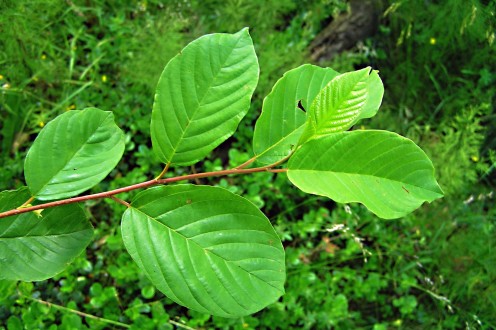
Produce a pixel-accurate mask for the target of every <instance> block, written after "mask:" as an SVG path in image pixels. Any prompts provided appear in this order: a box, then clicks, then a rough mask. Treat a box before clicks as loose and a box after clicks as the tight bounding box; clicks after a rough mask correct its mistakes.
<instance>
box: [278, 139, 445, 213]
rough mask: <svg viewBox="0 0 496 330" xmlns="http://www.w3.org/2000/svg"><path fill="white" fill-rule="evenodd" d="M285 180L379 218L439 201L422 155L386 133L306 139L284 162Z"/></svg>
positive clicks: (430, 169)
mask: <svg viewBox="0 0 496 330" xmlns="http://www.w3.org/2000/svg"><path fill="white" fill-rule="evenodd" d="M288 178H289V180H290V181H291V182H292V183H293V184H294V185H296V186H297V187H298V188H300V189H301V190H303V191H305V192H307V193H311V194H316V195H322V196H327V197H329V198H331V199H333V200H335V201H336V202H340V203H349V202H360V203H362V204H364V205H365V206H366V207H367V208H368V209H369V210H370V211H372V212H374V213H375V214H376V215H377V216H379V217H381V218H385V219H392V218H398V217H402V216H404V215H406V214H408V213H410V212H412V211H413V210H415V209H416V208H418V207H419V206H420V205H421V204H422V203H423V202H425V201H428V202H431V201H433V200H434V199H437V198H440V197H442V191H441V189H440V188H439V186H438V184H437V182H436V180H435V178H434V167H433V165H432V162H431V161H430V160H429V158H428V157H427V155H426V154H425V153H424V152H423V151H422V150H421V149H420V148H419V147H418V146H417V145H415V144H414V143H413V142H412V141H410V140H408V139H406V138H404V137H401V136H399V135H397V134H395V133H391V132H386V131H351V132H340V133H335V134H331V135H327V136H324V137H321V138H315V139H312V140H310V141H308V142H307V143H305V144H304V145H302V146H301V148H300V149H299V150H298V151H296V152H295V154H294V155H293V156H292V157H291V159H290V160H289V164H288Z"/></svg>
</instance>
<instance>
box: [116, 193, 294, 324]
mask: <svg viewBox="0 0 496 330" xmlns="http://www.w3.org/2000/svg"><path fill="white" fill-rule="evenodd" d="M122 236H123V240H124V244H125V246H126V249H127V250H128V251H129V253H130V254H131V256H132V257H133V259H134V260H135V261H136V263H137V264H138V266H139V267H140V268H141V269H142V270H143V271H144V272H145V274H146V275H147V276H148V277H149V278H150V280H151V282H152V283H153V284H154V285H155V286H156V287H157V288H158V289H159V290H160V291H162V292H163V293H164V294H166V295H167V296H168V297H169V298H170V299H172V300H174V301H175V302H177V303H178V304H181V305H183V306H186V307H188V308H190V309H194V310H196V311H200V312H203V313H209V314H213V315H218V316H223V317H239V316H243V315H248V314H251V313H254V312H256V311H258V310H260V309H262V308H264V307H265V306H267V305H268V304H270V303H273V302H274V301H276V300H277V299H278V298H279V297H280V296H281V295H282V294H283V293H284V280H285V263H284V249H283V247H282V244H281V241H280V239H279V238H278V236H277V234H276V233H275V231H274V229H273V228H272V226H271V224H270V222H269V220H268V219H267V218H266V217H265V215H264V214H263V213H262V212H261V211H260V210H259V209H258V208H257V207H256V206H254V205H253V204H252V203H251V202H249V201H247V200H246V199H244V198H242V197H240V196H238V195H235V194H233V193H231V192H229V191H227V190H225V189H223V188H218V187H211V186H194V185H178V186H162V187H156V188H151V189H148V190H145V191H143V192H141V193H139V194H138V195H137V196H136V198H135V199H134V200H133V202H132V204H131V207H130V208H128V209H127V210H126V212H125V213H124V215H123V217H122Z"/></svg>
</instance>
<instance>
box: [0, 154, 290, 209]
mask: <svg viewBox="0 0 496 330" xmlns="http://www.w3.org/2000/svg"><path fill="white" fill-rule="evenodd" d="M278 164H280V162H278V163H276V164H272V165H268V166H263V167H256V168H247V169H238V168H233V169H229V170H221V171H215V172H205V173H195V174H188V175H182V176H176V177H173V178H166V179H153V180H149V181H145V182H141V183H137V184H133V185H131V186H127V187H123V188H119V189H114V190H110V191H106V192H101V193H97V194H92V195H86V196H79V197H72V198H68V199H63V200H60V201H55V202H49V203H44V204H39V205H35V206H30V207H23V208H18V209H14V210H10V211H6V212H1V213H0V218H5V217H8V216H11V215H17V214H21V213H26V212H31V211H36V210H41V209H47V208H50V207H56V206H60V205H65V204H72V203H77V202H84V201H88V200H92V199H100V198H111V197H112V196H114V195H117V194H120V193H124V192H128V191H132V190H136V189H142V188H148V187H151V186H155V185H159V184H167V183H172V182H178V181H185V180H195V179H201V178H207V177H213V176H224V175H232V174H249V173H256V172H275V173H278V172H283V171H285V169H281V170H282V171H279V170H274V169H272V168H273V167H274V166H277V165H278Z"/></svg>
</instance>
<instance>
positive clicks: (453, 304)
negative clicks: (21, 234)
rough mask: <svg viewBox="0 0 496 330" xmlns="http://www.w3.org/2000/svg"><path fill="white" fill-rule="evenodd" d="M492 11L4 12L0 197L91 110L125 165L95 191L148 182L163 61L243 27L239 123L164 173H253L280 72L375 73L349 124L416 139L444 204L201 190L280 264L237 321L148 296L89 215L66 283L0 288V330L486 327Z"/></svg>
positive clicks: (56, 7) (251, 181)
mask: <svg viewBox="0 0 496 330" xmlns="http://www.w3.org/2000/svg"><path fill="white" fill-rule="evenodd" d="M495 13H496V1H495V0H438V1H435V0H431V1H430V0H411V1H390V0H370V1H369V0H363V1H360V0H350V1H346V0H320V1H318V0H285V1H280V0H222V1H220V0H202V1H200V0H182V1H167V0H163V1H158V0H149V1H131V0H126V1H104V0H85V1H83V0H80V1H78V0H73V1H70V0H67V1H62V0H57V1H55V0H52V1H49V0H46V1H43V0H38V1H27V0H0V36H1V37H0V118H1V120H0V148H1V149H0V167H1V171H0V188H1V190H6V189H15V188H17V187H20V186H23V185H24V179H23V173H22V171H23V159H24V157H25V155H26V151H27V150H28V149H29V147H30V145H31V143H32V142H33V140H34V138H35V137H36V134H37V133H38V132H39V131H40V130H41V129H42V128H43V126H44V125H45V124H46V123H47V122H48V121H50V120H51V119H53V118H55V117H56V116H57V115H59V114H61V113H63V112H65V111H69V110H73V109H83V108H85V107H90V106H91V107H93V106H94V107H98V108H100V109H103V110H110V111H113V112H114V114H115V116H116V121H117V124H118V125H119V126H120V127H121V128H122V129H123V130H124V131H125V133H126V152H125V155H124V158H123V159H122V161H121V162H120V163H119V165H118V166H117V168H116V169H115V170H114V171H113V172H112V173H111V174H110V177H109V178H108V180H106V181H105V182H103V183H101V184H100V185H99V186H97V187H95V188H94V189H93V191H92V192H98V191H104V190H109V189H113V188H118V187H123V186H126V185H129V184H133V183H137V182H140V181H144V180H148V179H150V178H153V177H155V176H156V175H157V174H158V173H160V171H161V170H162V165H161V164H160V163H159V161H158V160H157V158H156V157H155V155H154V154H153V151H152V149H151V142H150V133H149V122H150V113H151V107H152V103H153V95H154V89H155V86H156V83H157V81H158V79H159V76H160V74H161V72H162V70H163V68H164V66H165V64H166V63H167V62H168V60H169V59H170V58H172V57H173V56H174V55H176V54H177V53H178V52H179V51H180V50H181V49H182V48H183V47H184V46H186V45H187V43H188V42H190V41H192V40H194V39H196V38H197V37H200V36H202V35H204V34H207V33H214V32H230V33H233V32H236V31H238V30H240V29H241V28H243V27H245V26H248V27H250V34H251V36H252V38H253V39H254V43H255V48H256V51H257V55H258V57H259V62H260V68H261V75H260V82H259V85H258V87H257V90H256V92H255V96H254V99H253V103H252V108H251V110H250V112H249V114H248V115H247V116H246V117H245V119H244V120H243V122H242V123H241V125H240V127H239V130H238V132H237V133H236V134H235V136H234V137H232V138H230V139H229V140H228V141H226V142H225V143H223V144H222V145H221V146H220V147H219V148H218V149H216V150H215V151H214V152H213V153H212V154H211V155H210V156H209V157H208V158H207V159H205V160H204V161H203V162H201V163H199V164H196V165H195V167H194V168H177V169H175V173H173V174H174V175H181V174H184V173H190V172H192V171H212V170H219V169H221V168H226V167H232V166H236V165H239V164H241V163H242V162H244V161H246V160H247V159H249V158H250V157H251V156H252V148H251V139H252V135H253V127H254V123H255V121H256V119H257V117H258V115H259V114H260V110H261V105H262V101H263V98H264V97H265V95H267V94H268V93H269V92H270V90H271V88H272V86H273V85H274V83H275V82H276V81H277V80H278V79H279V78H280V77H281V76H282V74H283V73H284V72H286V71H287V70H290V69H292V68H295V67H297V66H299V65H301V64H304V63H314V64H318V65H320V66H329V67H332V68H333V69H335V70H337V71H339V72H346V71H351V70H355V69H359V68H362V67H366V66H372V67H373V68H374V69H376V70H379V71H380V76H381V78H382V80H383V81H384V84H385V96H384V101H383V105H382V107H381V110H380V111H379V113H378V115H377V116H376V117H374V118H373V119H371V120H366V121H363V122H361V123H360V125H362V126H364V127H365V128H375V129H388V130H392V131H395V132H397V133H399V134H402V135H404V136H407V137H408V138H410V139H412V140H414V141H415V142H416V143H417V144H418V145H420V146H421V147H422V148H423V149H424V150H425V151H426V153H427V154H428V155H429V157H431V159H432V160H433V162H434V165H435V168H436V176H437V178H438V181H439V182H440V185H441V187H442V188H443V190H444V192H445V194H446V197H445V198H444V199H441V200H438V201H436V202H434V203H433V204H428V205H424V206H423V207H422V208H421V209H419V210H417V211H416V212H414V213H413V214H411V215H409V216H407V217H406V218H403V219H399V220H394V221H385V220H380V219H378V218H376V217H375V216H374V215H373V214H371V213H370V212H368V211H367V210H366V209H365V208H364V207H362V206H361V205H358V204H351V205H340V204H339V205H338V204H335V203H333V202H332V201H329V200H328V199H325V198H321V197H316V196H311V195H305V194H303V193H301V192H299V190H297V189H295V188H294V187H293V186H292V185H291V184H290V183H289V182H288V181H287V179H286V178H285V177H284V174H269V173H259V174H256V175H250V176H239V177H228V178H213V179H202V180H201V181H200V183H208V184H214V185H219V186H222V187H225V188H227V189H229V190H231V191H232V192H235V193H237V194H241V195H243V196H245V197H246V198H248V199H250V200H251V201H252V202H253V203H255V204H256V205H257V206H258V207H260V208H261V209H262V211H263V212H264V213H265V214H266V215H267V216H268V217H269V219H270V220H271V222H272V223H273V225H274V226H275V228H276V231H277V232H278V234H279V235H280V237H281V238H282V240H283V244H284V246H285V249H286V255H287V270H288V278H287V283H286V295H284V296H283V297H282V298H281V299H280V300H279V301H278V302H276V303H274V304H273V305H270V306H269V307H267V308H266V309H264V310H262V311H261V312H259V313H256V314H254V315H252V316H247V317H244V318H240V319H225V318H220V317H211V316H210V315H206V314H201V313H198V312H194V311H189V310H187V309H185V308H183V307H181V306H178V305H176V304H174V303H173V302H172V301H171V300H169V299H167V298H165V297H164V296H163V294H161V293H160V292H158V291H156V290H155V289H154V287H153V286H151V284H150V282H149V281H148V280H147V278H146V277H145V276H144V275H143V274H142V273H141V272H140V271H139V270H138V267H137V266H136V265H135V264H134V263H133V261H132V260H131V257H130V256H129V255H128V254H127V252H126V250H125V248H124V246H123V244H122V240H121V235H120V229H119V223H120V216H121V214H122V212H123V207H122V205H120V204H116V203H113V202H112V201H107V200H100V201H93V202H91V203H88V204H87V205H86V206H87V209H88V211H89V213H90V214H91V221H92V223H93V225H94V226H95V238H94V241H93V243H92V244H90V246H89V247H88V249H87V250H86V252H85V253H84V254H82V255H81V256H80V257H78V258H77V259H76V260H75V262H74V263H72V264H71V265H70V266H69V267H68V268H67V269H66V270H65V271H64V272H63V273H61V274H59V275H58V276H56V277H55V278H53V279H50V280H47V281H41V282H35V283H13V282H5V281H0V329H9V330H10V329H86V328H91V329H121V328H131V329H175V328H182V329H292V328H293V329H296V328H298V329H299V328H304V329H374V330H383V329H495V328H496V227H495V226H496V208H495V207H494V203H495V202H494V200H495V196H494V189H495V184H496V171H495V170H494V166H495V165H494V164H495V162H496V129H495V127H496V116H495V111H494V108H495V104H496V96H495V90H496V87H495V81H496V66H495V64H494V60H495V58H496V56H495V53H496V51H495V45H496V42H495V40H494V39H495V26H496V19H495ZM131 195H132V194H131V193H129V194H127V195H126V194H122V195H120V196H119V197H121V198H123V199H127V200H129V199H130V198H131V197H132V196H131Z"/></svg>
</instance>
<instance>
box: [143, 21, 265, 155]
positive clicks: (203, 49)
mask: <svg viewBox="0 0 496 330" xmlns="http://www.w3.org/2000/svg"><path fill="white" fill-rule="evenodd" d="M258 74H259V68H258V60H257V56H256V54H255V49H254V47H253V42H252V40H251V37H250V35H249V33H248V29H243V30H241V31H239V32H238V33H235V34H221V33H218V34H210V35H206V36H203V37H201V38H199V39H197V40H195V41H193V42H191V43H190V44H189V45H187V46H186V47H185V48H184V49H183V51H182V52H181V53H179V55H177V56H175V57H174V58H173V59H172V60H171V61H170V62H169V63H168V64H167V66H166V67H165V69H164V72H163V73H162V75H161V77H160V80H159V82H158V86H157V91H156V95H155V103H154V105H153V111H152V121H151V135H152V143H153V150H154V151H155V153H156V154H157V156H158V157H159V159H160V160H161V161H163V162H164V163H174V164H175V165H190V164H193V163H196V162H197V161H198V160H200V159H202V158H204V157H205V156H206V155H208V154H209V153H210V151H212V149H214V148H215V147H217V146H218V145H219V144H220V143H222V142H223V141H224V140H226V139H227V138H228V137H229V136H231V135H232V134H233V133H234V131H235V130H236V128H237V127H238V124H239V122H240V121H241V119H242V118H243V117H244V115H245V114H246V113H247V111H248V109H249V107H250V99H251V96H252V94H253V91H254V90H255V87H256V85H257V82H258Z"/></svg>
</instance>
